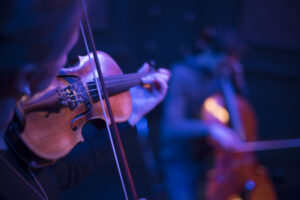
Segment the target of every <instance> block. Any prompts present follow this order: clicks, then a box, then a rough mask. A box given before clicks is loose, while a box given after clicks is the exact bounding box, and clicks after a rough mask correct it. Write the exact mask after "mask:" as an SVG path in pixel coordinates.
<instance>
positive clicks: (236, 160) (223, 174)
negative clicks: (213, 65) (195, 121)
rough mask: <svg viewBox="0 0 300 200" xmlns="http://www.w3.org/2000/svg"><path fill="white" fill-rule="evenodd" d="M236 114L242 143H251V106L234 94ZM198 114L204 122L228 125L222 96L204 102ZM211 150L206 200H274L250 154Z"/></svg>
mask: <svg viewBox="0 0 300 200" xmlns="http://www.w3.org/2000/svg"><path fill="white" fill-rule="evenodd" d="M233 98H234V99H235V100H234V101H235V106H236V111H237V112H238V116H239V117H240V122H241V124H242V126H243V129H244V134H245V137H244V141H248V142H249V141H255V140H256V137H257V134H256V131H257V130H256V129H257V123H256V118H255V114H254V112H253V109H252V108H251V105H250V104H249V103H248V102H247V101H246V100H245V99H244V98H243V97H242V96H239V95H234V96H233ZM203 105H204V106H203V107H202V111H201V116H202V120H203V121H204V122H207V123H211V122H214V123H221V124H223V125H225V126H230V124H231V123H230V121H231V120H232V119H231V118H230V117H231V115H230V112H229V111H228V109H227V102H226V100H225V97H224V95H222V94H215V95H213V96H211V97H209V98H207V99H206V101H205V102H204V104H203ZM212 144H213V146H214V147H215V148H214V149H215V151H214V153H215V156H214V158H215V159H214V169H213V170H211V171H210V173H209V174H208V181H207V185H206V194H205V196H206V200H237V199H246V200H276V199H277V198H276V195H275V191H274V188H273V184H272V182H271V180H270V179H269V177H268V175H267V173H266V170H265V169H264V167H263V166H261V165H260V164H259V163H258V161H257V160H256V157H255V155H254V153H253V152H247V153H244V152H243V153H242V152H232V151H226V150H224V149H222V148H221V147H220V146H218V145H216V143H215V142H214V141H212Z"/></svg>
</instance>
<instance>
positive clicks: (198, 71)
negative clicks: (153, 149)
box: [161, 27, 243, 200]
mask: <svg viewBox="0 0 300 200" xmlns="http://www.w3.org/2000/svg"><path fill="white" fill-rule="evenodd" d="M200 43H201V44H202V49H201V52H200V53H198V54H197V55H195V56H194V55H193V56H192V55H187V56H186V57H185V59H184V60H183V61H181V62H176V63H174V64H173V65H172V66H171V72H172V78H171V80H170V87H169V92H168V95H167V97H166V101H165V102H164V110H163V122H162V130H161V159H162V167H163V174H164V180H165V186H166V190H167V193H168V195H169V198H170V199H171V200H177V199H178V200H180V199H185V200H194V199H204V189H203V188H204V186H205V176H206V174H205V173H206V172H207V170H208V169H209V167H210V164H211V159H212V155H211V149H210V147H209V145H208V144H207V142H206V140H205V137H206V136H210V137H211V138H213V140H214V141H216V142H217V143H219V145H220V146H222V147H223V148H225V149H227V150H232V149H234V148H236V146H237V145H238V143H239V142H240V140H239V139H238V137H236V135H235V133H233V131H231V130H230V129H229V128H227V127H225V126H223V125H219V124H214V123H212V124H207V123H204V122H203V121H201V120H200V110H201V107H202V104H203V102H204V100H205V99H206V98H207V97H209V96H210V95H212V94H214V93H216V92H218V91H220V88H219V86H218V84H217V82H218V81H217V73H218V67H219V66H220V64H221V63H223V62H226V60H227V59H228V58H229V57H230V58H234V62H232V64H231V65H230V67H231V68H232V69H231V70H232V71H233V72H234V74H235V79H236V83H237V84H238V87H239V88H242V87H243V77H242V68H241V64H240V62H239V56H240V51H241V46H242V45H241V42H240V41H239V39H238V37H237V35H236V33H235V32H234V31H233V30H219V31H218V30H217V29H215V28H213V27H206V28H205V29H204V31H203V35H202V37H201V39H200ZM199 188H200V189H199Z"/></svg>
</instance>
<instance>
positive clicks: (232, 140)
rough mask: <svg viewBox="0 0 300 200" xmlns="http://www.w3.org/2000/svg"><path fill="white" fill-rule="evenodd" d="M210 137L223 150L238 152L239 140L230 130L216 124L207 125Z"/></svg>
mask: <svg viewBox="0 0 300 200" xmlns="http://www.w3.org/2000/svg"><path fill="white" fill-rule="evenodd" d="M208 131H209V134H210V137H211V138H212V139H213V140H214V141H216V142H217V143H218V144H219V145H220V146H221V147H223V148H224V149H225V150H231V151H234V150H238V149H239V147H240V145H241V139H240V138H239V137H238V135H237V134H236V133H235V132H233V130H232V129H230V128H228V127H226V126H224V125H222V124H218V123H213V124H210V125H208Z"/></svg>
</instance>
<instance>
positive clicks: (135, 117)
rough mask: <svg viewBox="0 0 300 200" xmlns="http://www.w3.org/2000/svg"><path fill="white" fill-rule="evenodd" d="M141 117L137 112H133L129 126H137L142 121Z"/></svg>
mask: <svg viewBox="0 0 300 200" xmlns="http://www.w3.org/2000/svg"><path fill="white" fill-rule="evenodd" d="M140 119H141V117H140V116H138V115H137V114H136V113H135V112H132V113H131V115H130V117H129V119H128V124H129V125H130V126H135V125H136V123H138V121H140Z"/></svg>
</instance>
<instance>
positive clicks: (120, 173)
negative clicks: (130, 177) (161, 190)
mask: <svg viewBox="0 0 300 200" xmlns="http://www.w3.org/2000/svg"><path fill="white" fill-rule="evenodd" d="M81 3H82V8H83V11H84V13H85V14H86V8H85V5H84V0H82V1H81ZM80 29H81V32H82V36H83V40H84V44H85V47H86V51H87V54H88V56H89V61H90V65H91V69H92V72H93V75H94V79H95V83H96V86H97V89H98V95H99V100H100V103H101V107H102V110H103V116H104V119H105V120H104V121H105V125H106V128H107V131H108V135H109V140H110V143H111V147H112V150H113V154H114V158H115V162H116V165H117V169H118V173H119V177H120V181H121V185H122V189H123V192H124V195H125V199H126V200H128V194H127V191H126V187H125V182H124V178H123V175H122V172H121V167H120V163H119V158H118V155H117V152H116V149H115V144H114V141H113V138H112V134H111V130H110V127H109V124H108V117H107V113H106V112H107V111H106V109H105V107H104V103H103V99H102V94H101V90H100V88H101V87H102V85H101V86H100V82H99V81H98V79H97V78H96V74H95V66H94V63H93V62H92V61H91V57H90V54H91V53H90V50H89V47H88V44H87V40H86V36H85V33H84V29H83V26H82V23H81V22H80Z"/></svg>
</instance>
